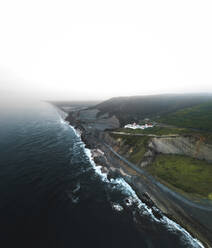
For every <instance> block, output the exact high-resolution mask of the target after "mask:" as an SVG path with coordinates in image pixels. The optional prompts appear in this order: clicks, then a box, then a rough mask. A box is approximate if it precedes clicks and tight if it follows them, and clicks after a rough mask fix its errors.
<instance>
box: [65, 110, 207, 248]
mask: <svg viewBox="0 0 212 248" xmlns="http://www.w3.org/2000/svg"><path fill="white" fill-rule="evenodd" d="M79 115H80V113H79V112H77V113H75V112H72V113H69V115H68V117H67V118H66V120H67V121H68V122H69V123H70V124H71V125H72V126H74V127H75V128H76V129H77V130H79V132H80V133H81V139H82V141H83V142H84V143H85V144H86V146H87V147H88V148H89V149H90V150H91V152H92V156H93V159H94V161H95V163H96V164H97V165H98V166H101V170H102V172H103V173H106V174H107V176H108V178H111V177H114V176H121V177H123V178H124V179H125V181H127V182H128V183H129V184H130V185H131V186H132V187H133V189H134V190H135V191H136V193H137V195H138V196H139V198H140V199H141V200H142V201H143V202H144V203H145V204H146V205H147V206H149V207H150V208H151V209H152V212H153V214H154V216H155V217H156V218H158V219H160V218H161V217H162V216H163V215H166V216H167V217H169V218H170V219H172V220H174V221H175V222H176V223H178V224H180V225H181V226H182V227H183V228H185V229H186V230H187V231H188V232H189V233H190V234H192V236H193V237H195V238H197V239H199V240H200V241H201V242H202V243H203V244H204V246H205V247H208V248H209V247H212V235H211V233H212V223H210V218H208V212H205V211H203V210H200V209H195V208H191V207H190V206H187V205H186V204H183V203H182V202H180V201H178V200H177V199H176V198H175V197H174V196H173V197H172V196H171V195H168V194H166V193H165V192H164V191H161V190H160V189H158V188H157V187H155V185H153V184H152V182H151V181H150V180H149V178H148V177H146V176H145V175H141V174H140V173H138V172H137V171H136V170H134V169H133V168H131V167H130V166H129V165H128V164H127V163H125V162H124V161H123V160H121V159H120V158H119V157H117V156H116V154H115V153H113V152H112V150H111V149H109V146H110V147H113V141H112V139H110V137H108V136H107V133H106V132H104V131H103V130H101V128H95V125H91V122H90V121H89V120H85V119H83V121H82V119H80V118H79ZM76 117H77V118H76ZM106 118H107V117H106ZM111 120H112V124H111V126H113V125H114V123H115V125H117V121H116V120H115V118H114V117H112V118H111ZM114 120H115V121H114ZM102 122H103V121H102ZM92 123H93V122H92ZM98 125H99V123H98ZM210 214H211V213H210ZM210 216H211V215H210Z"/></svg>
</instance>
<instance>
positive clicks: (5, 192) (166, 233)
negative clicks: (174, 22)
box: [0, 102, 203, 248]
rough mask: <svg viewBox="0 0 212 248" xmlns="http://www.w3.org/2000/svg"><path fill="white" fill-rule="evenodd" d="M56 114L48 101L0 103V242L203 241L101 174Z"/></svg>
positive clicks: (58, 247)
mask: <svg viewBox="0 0 212 248" xmlns="http://www.w3.org/2000/svg"><path fill="white" fill-rule="evenodd" d="M64 118H65V113H63V112H62V111H60V110H58V109H57V108H55V107H54V106H52V105H50V104H48V103H41V102H39V103H38V102H36V103H35V102H34V103H30V104H28V103H20V104H15V105H14V106H13V105H12V104H10V106H9V107H5V106H4V107H2V108H0V246H1V247H18V248H19V247H21V248H25V247H27V248H34V247H37V248H38V247H39V248H43V247H45V248H47V247H52V248H70V247H77V248H78V247H79V248H80V247H92V248H95V247H98V248H101V247H108V248H109V247H110V248H112V247H116V248H117V247H128V248H129V247H130V248H134V247H139V248H142V247H147V248H154V247H155V248H166V247H167V248H170V247H172V248H175V247H176V248H179V247H185V248H188V247H195V248H197V247H203V245H202V244H201V243H200V242H199V241H198V240H196V239H195V238H193V237H192V236H191V235H190V234H189V233H188V232H187V231H186V230H185V229H183V228H182V227H180V226H179V225H178V224H176V223H175V222H173V221H172V220H170V219H169V218H167V217H166V216H163V218H161V219H157V218H156V217H155V216H154V215H153V213H152V210H151V208H149V207H147V206H146V205H145V204H144V203H143V202H142V201H141V200H140V199H139V198H138V197H137V195H136V193H135V192H134V190H133V189H132V188H131V187H130V185H129V184H127V183H126V182H125V181H124V179H123V178H121V177H117V178H111V179H108V178H107V175H106V174H103V173H102V172H101V170H100V168H99V167H98V166H97V165H96V164H95V162H94V161H93V160H92V157H91V152H90V150H89V149H87V148H86V146H85V144H84V143H83V142H82V140H81V138H80V135H79V134H78V133H77V132H76V130H75V129H74V128H73V127H71V126H70V125H69V124H68V123H67V122H65V121H64Z"/></svg>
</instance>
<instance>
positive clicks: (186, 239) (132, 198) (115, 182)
mask: <svg viewBox="0 0 212 248" xmlns="http://www.w3.org/2000/svg"><path fill="white" fill-rule="evenodd" d="M61 123H62V124H64V125H67V124H68V125H69V127H70V129H72V131H73V132H74V134H75V135H76V136H77V137H78V139H79V142H77V143H78V145H80V146H81V147H82V148H83V151H84V153H85V154H86V156H87V158H88V160H89V162H90V164H91V166H92V168H93V169H94V171H95V173H96V174H97V175H98V176H99V177H100V178H101V180H102V181H103V182H105V183H107V184H110V185H111V186H113V187H116V188H118V189H119V190H120V191H122V192H125V193H126V194H127V195H128V197H127V199H125V201H124V202H123V204H124V205H125V206H126V207H129V206H131V205H133V204H135V205H136V206H137V209H138V211H139V213H140V214H141V215H146V216H148V217H149V218H151V220H152V221H154V222H155V223H160V224H162V225H164V226H165V227H166V229H167V230H168V231H169V232H173V233H176V232H180V233H181V241H182V242H183V243H184V244H186V245H188V247H193V248H204V246H203V244H202V243H201V242H200V241H199V240H197V239H195V238H193V237H192V236H191V235H190V234H189V233H188V232H187V231H186V230H185V229H184V228H183V227H181V226H180V225H179V224H177V223H175V222H174V221H172V220H171V219H169V218H168V217H166V216H164V215H163V216H162V218H160V219H158V218H156V217H155V216H154V214H153V212H152V209H151V208H149V207H148V206H147V205H146V204H145V203H143V202H142V201H141V199H140V198H139V197H138V196H137V194H136V192H135V191H134V190H133V188H132V187H131V186H130V185H129V184H128V183H127V182H126V181H125V180H124V179H123V178H110V179H108V177H107V173H104V172H102V170H101V166H98V165H96V163H95V161H94V159H93V156H92V152H91V150H90V149H88V148H87V147H86V144H85V143H84V142H83V141H82V140H81V133H79V132H78V131H77V130H76V129H75V128H74V127H73V126H71V125H70V124H69V123H67V122H66V121H64V119H62V120H61ZM73 200H74V202H75V203H77V202H78V201H79V199H78V198H77V199H73ZM111 207H112V208H113V209H114V210H115V211H118V212H120V211H123V210H124V207H123V205H121V204H120V203H117V202H111ZM158 211H159V210H158Z"/></svg>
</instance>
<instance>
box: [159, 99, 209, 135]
mask: <svg viewBox="0 0 212 248" xmlns="http://www.w3.org/2000/svg"><path fill="white" fill-rule="evenodd" d="M158 121H160V122H162V123H166V124H170V125H175V126H178V127H184V128H193V129H199V130H204V131H212V102H208V103H204V104H200V105H197V106H193V107H190V108H184V109H181V110H179V111H177V112H174V113H172V114H167V115H165V116H163V117H161V118H160V119H159V120H158Z"/></svg>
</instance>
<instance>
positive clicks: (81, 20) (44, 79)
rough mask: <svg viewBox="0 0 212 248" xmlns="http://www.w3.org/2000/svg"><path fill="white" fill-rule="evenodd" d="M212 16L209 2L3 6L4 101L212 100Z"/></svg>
mask: <svg viewBox="0 0 212 248" xmlns="http://www.w3.org/2000/svg"><path fill="white" fill-rule="evenodd" d="M211 13H212V1H211V0H209V1H204V0H199V1H195V0H177V1H172V0H167V1H164V0H160V1H158V0H145V1H142V0H138V1H135V0H128V1H125V0H105V1H101V0H96V1H94V0H83V1H82V0H75V1H71V0H67V1H66V0H57V1H54V0H36V1H35V0H34V1H31V0H19V1H17V0H1V1H0V91H1V94H5V95H6V94H8V95H11V94H20V93H21V94H24V95H27V96H30V95H32V96H39V97H40V98H42V99H57V100H62V99H65V100H77V99H80V100H82V99H85V100H87V99H106V98H109V97H112V96H120V95H142V94H157V93H171V92H173V93H174V92H175V93H176V92H177V93H181V92H199V91H201V92H207V91H210V92H212V14H211Z"/></svg>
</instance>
